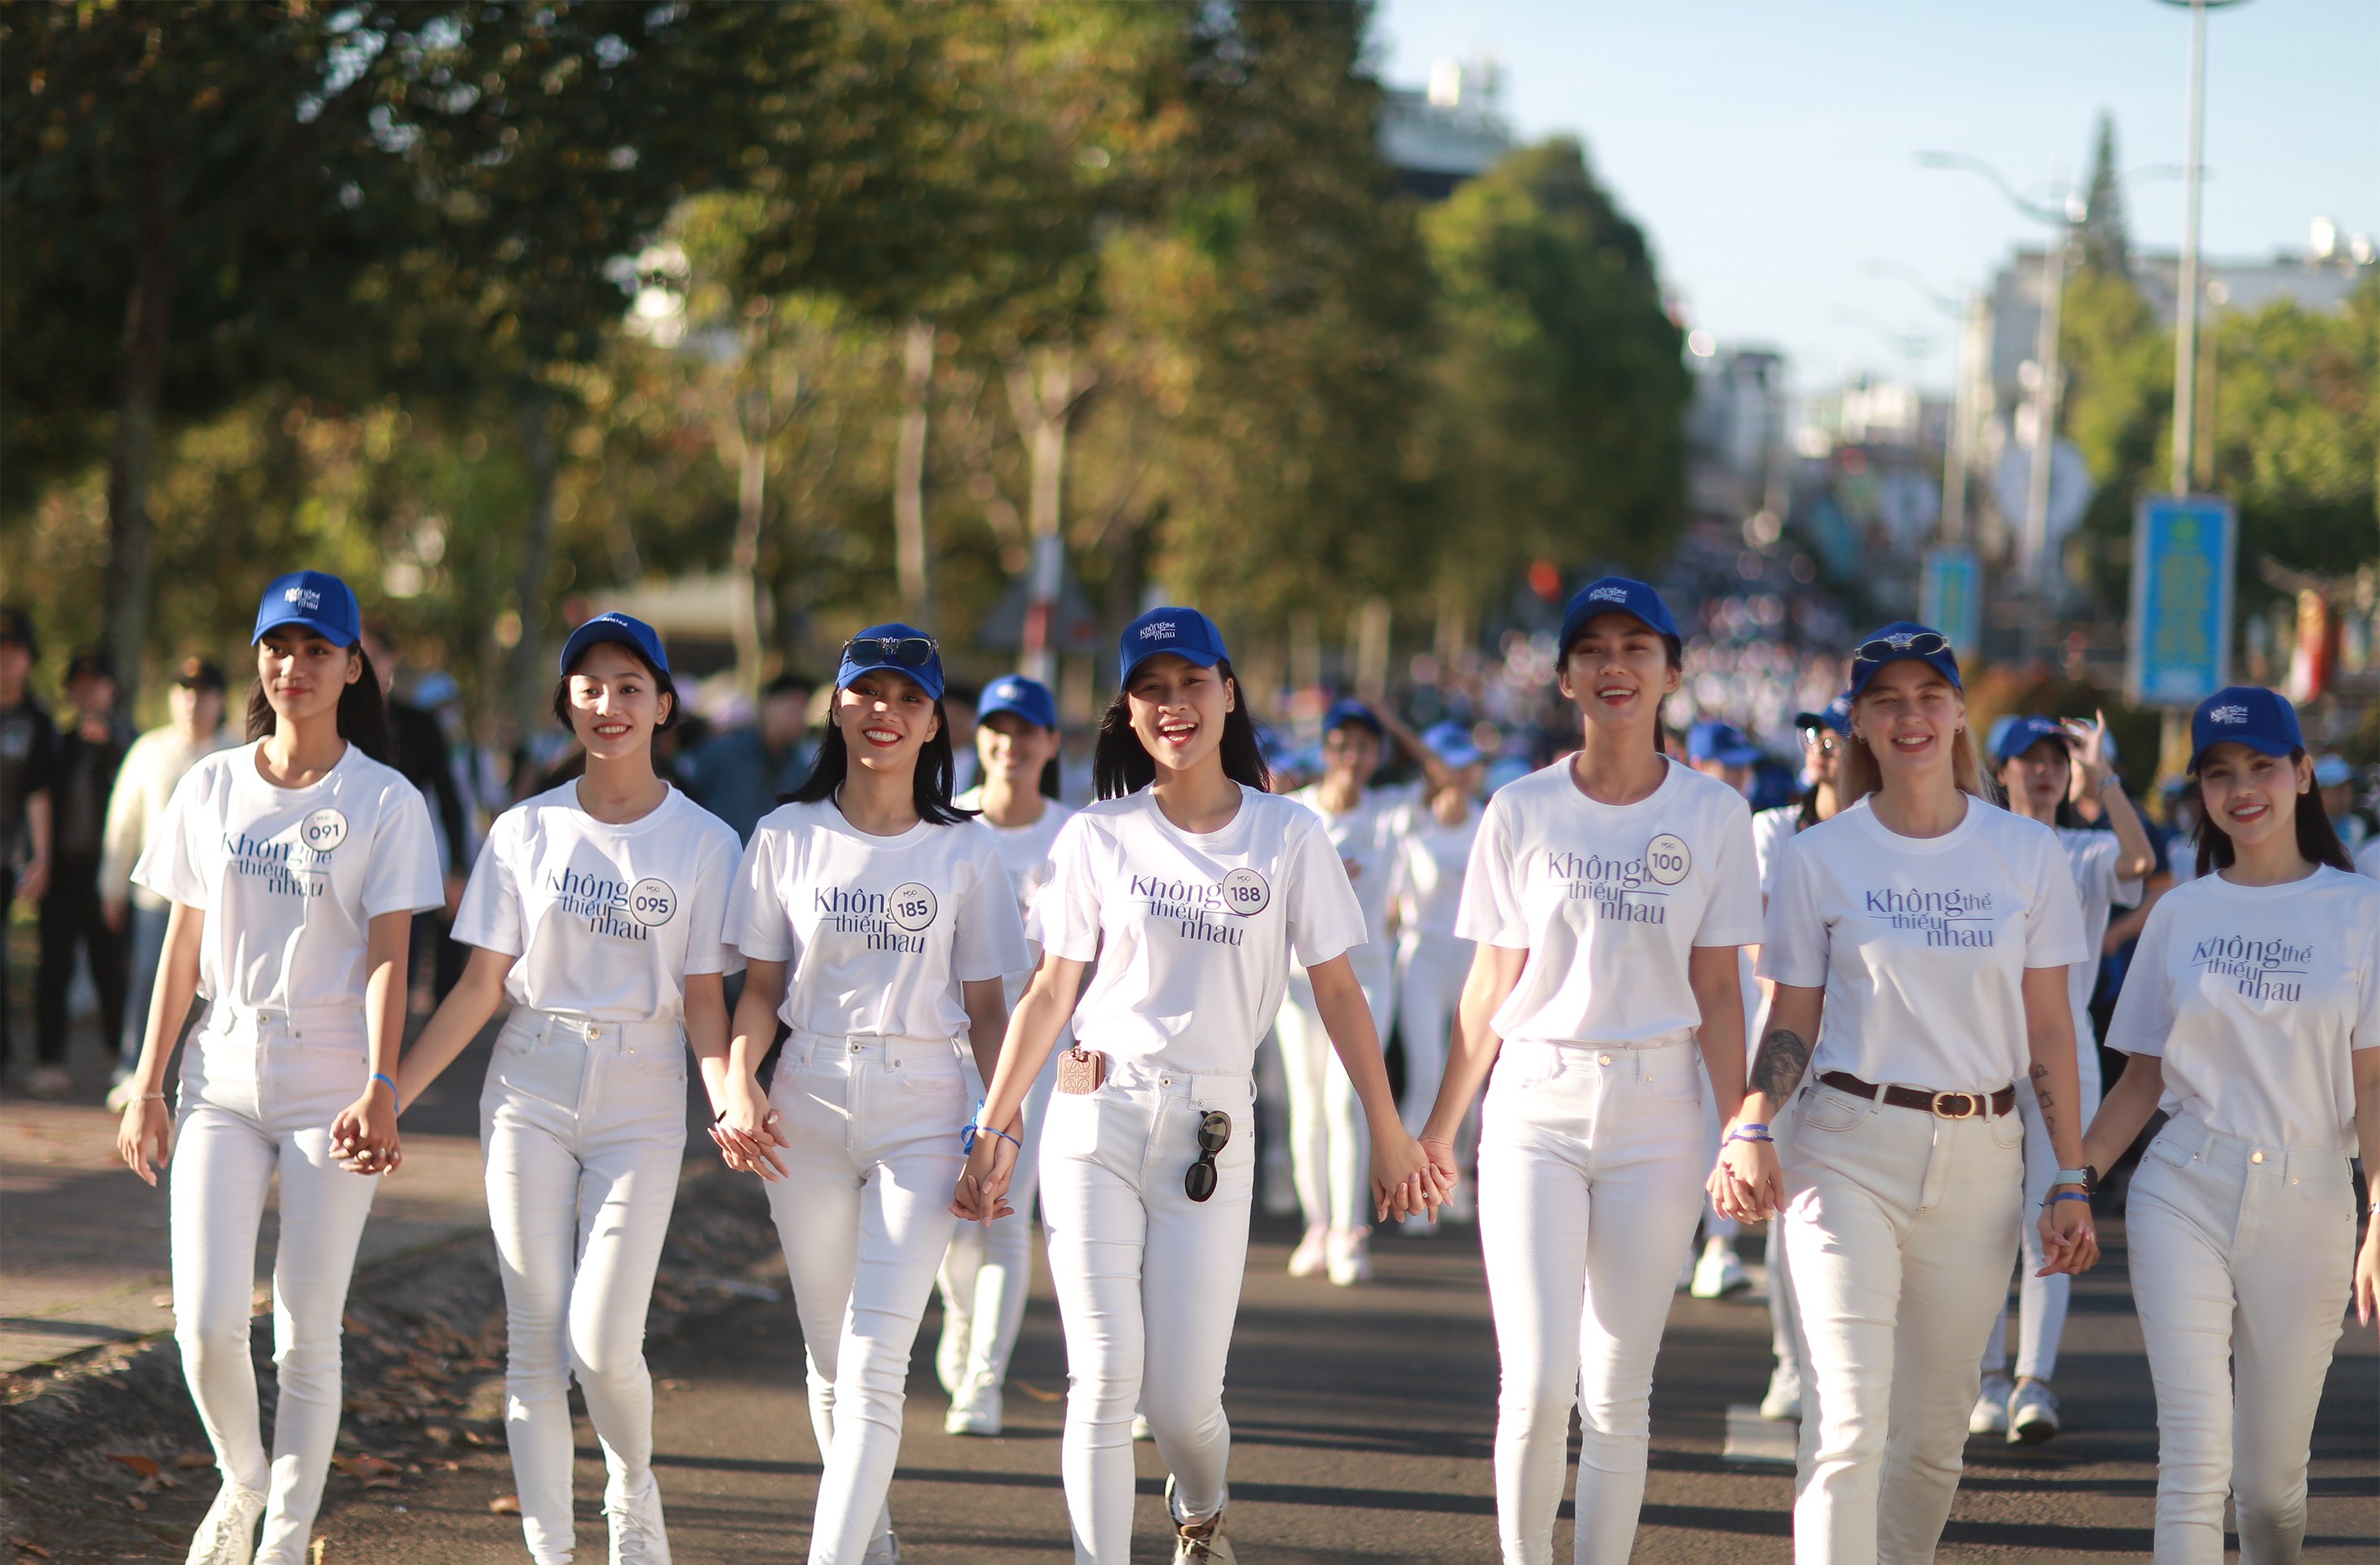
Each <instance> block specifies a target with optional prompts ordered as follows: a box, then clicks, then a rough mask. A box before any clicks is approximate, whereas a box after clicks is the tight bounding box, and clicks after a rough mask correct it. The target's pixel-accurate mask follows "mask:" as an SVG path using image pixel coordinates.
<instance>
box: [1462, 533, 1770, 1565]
mask: <svg viewBox="0 0 2380 1565" xmlns="http://www.w3.org/2000/svg"><path fill="white" fill-rule="evenodd" d="M1681 650H1682V648H1681V643H1680V641H1679V637H1678V630H1677V625H1676V622H1674V621H1673V620H1672V619H1671V618H1670V611H1669V608H1668V606H1667V605H1666V604H1664V603H1663V602H1662V601H1661V599H1660V595H1659V594H1658V593H1657V592H1655V591H1654V590H1653V589H1652V588H1650V587H1647V586H1645V584H1644V583H1643V582H1639V581H1631V580H1628V579H1626V578H1624V577H1620V576H1606V577H1603V578H1602V579H1601V580H1598V581H1596V582H1592V583H1590V584H1589V585H1588V586H1586V587H1585V588H1583V589H1581V590H1580V592H1579V593H1578V595H1577V596H1576V597H1574V598H1573V599H1572V600H1571V601H1570V606H1569V609H1568V612H1567V613H1564V615H1563V616H1562V629H1561V638H1560V653H1559V661H1557V663H1556V665H1555V666H1556V669H1557V671H1558V673H1557V677H1558V678H1559V680H1560V687H1561V692H1562V695H1563V696H1564V697H1565V698H1568V699H1570V700H1573V701H1575V702H1576V703H1577V704H1578V708H1579V712H1580V733H1581V740H1582V742H1581V747H1580V748H1579V750H1578V751H1577V752H1576V753H1575V754H1574V755H1573V756H1572V757H1571V758H1570V759H1568V760H1567V761H1565V762H1563V763H1562V764H1560V765H1559V766H1554V767H1548V768H1547V769H1546V770H1542V771H1538V772H1535V773H1533V774H1531V775H1529V776H1527V777H1524V778H1522V779H1521V780H1520V781H1518V782H1512V783H1508V784H1506V785H1505V786H1504V787H1503V788H1501V789H1500V790H1499V791H1498V792H1497V794H1496V795H1495V796H1494V797H1493V798H1491V799H1489V800H1488V809H1487V813H1486V816H1485V818H1484V819H1482V821H1481V822H1480V827H1479V836H1478V840H1477V842H1476V843H1474V844H1473V846H1472V850H1471V864H1470V868H1469V871H1468V873H1467V874H1466V875H1465V877H1464V880H1463V904H1462V909H1461V911H1460V912H1459V913H1458V914H1457V916H1456V919H1455V932H1456V933H1457V934H1459V935H1462V936H1463V937H1464V938H1466V939H1469V940H1475V941H1477V942H1478V946H1477V955H1476V957H1475V959H1474V961H1473V964H1472V968H1471V976H1470V978H1469V980H1468V982H1467V983H1466V984H1465V986H1464V989H1463V1002H1462V1009H1461V1014H1460V1019H1459V1021H1458V1024H1457V1026H1456V1030H1455V1041H1454V1048H1453V1049H1452V1051H1451V1055H1450V1056H1449V1058H1448V1061H1447V1066H1446V1075H1445V1080H1444V1081H1443V1083H1442V1084H1441V1085H1440V1086H1439V1091H1438V1101H1437V1103H1436V1105H1435V1106H1434V1107H1433V1109H1432V1110H1431V1111H1430V1116H1429V1120H1428V1122H1427V1124H1426V1125H1425V1126H1424V1127H1423V1130H1422V1144H1423V1146H1425V1147H1426V1148H1427V1151H1428V1153H1429V1156H1430V1159H1431V1161H1432V1163H1433V1164H1434V1165H1435V1166H1436V1167H1437V1169H1438V1170H1439V1172H1440V1174H1441V1175H1444V1176H1446V1177H1448V1178H1451V1176H1452V1174H1453V1171H1454V1169H1455V1166H1456V1165H1455V1157H1454V1138H1455V1134H1456V1132H1457V1129H1458V1127H1459V1126H1460V1125H1461V1123H1462V1122H1463V1116H1464V1114H1465V1113H1467V1112H1468V1111H1469V1110H1470V1107H1471V1102H1472V1099H1473V1098H1475V1096H1476V1095H1477V1093H1478V1091H1479V1086H1480V1084H1481V1082H1482V1081H1483V1080H1484V1081H1486V1082H1487V1083H1488V1103H1487V1109H1486V1111H1485V1113H1484V1115H1483V1117H1482V1120H1481V1124H1480V1132H1479V1242H1480V1247H1481V1248H1482V1250H1483V1251H1484V1252H1485V1253H1486V1257H1487V1264H1488V1299H1489V1303H1490V1304H1491V1306H1492V1308H1493V1310H1494V1314H1495V1319H1496V1346H1497V1351H1498V1353H1499V1354H1500V1357H1501V1359H1502V1362H1503V1385H1502V1389H1501V1391H1500V1395H1499V1396H1498V1399H1497V1409H1496V1526H1497V1533H1498V1535H1499V1537H1500V1541H1501V1544H1502V1548H1503V1558H1504V1559H1505V1561H1506V1562H1507V1565H1549V1562H1550V1561H1551V1560H1552V1559H1553V1531H1554V1515H1555V1512H1556V1510H1558V1509H1559V1508H1560V1504H1561V1490H1562V1474H1563V1469H1564V1466H1565V1464H1566V1457H1567V1446H1568V1436H1569V1430H1570V1414H1571V1409H1572V1408H1573V1406H1575V1407H1576V1408H1577V1409H1578V1412H1579V1422H1580V1425H1581V1434H1580V1444H1579V1459H1578V1496H1577V1513H1578V1523H1577V1534H1576V1542H1575V1550H1574V1558H1575V1559H1577V1560H1578V1561H1579V1562H1580V1565H1621V1562H1623V1561H1625V1560H1626V1559H1627V1558H1628V1553H1629V1548H1630V1547H1631V1545H1632V1543H1633V1540H1634V1538H1635V1535H1636V1518H1637V1512H1638V1510H1640V1509H1641V1507H1642V1504H1643V1501H1644V1497H1645V1462H1646V1457H1647V1454H1648V1451H1649V1447H1650V1435H1651V1405H1652V1386H1653V1359H1654V1355H1655V1353H1657V1352H1658V1349H1659V1347H1660V1341H1661V1328H1662V1324H1663V1322H1665V1321H1666V1320H1667V1319H1668V1318H1669V1313H1670V1298H1671V1296H1672V1293H1673V1292H1674V1289H1673V1287H1672V1280H1673V1277H1674V1274H1675V1270H1676V1267H1677V1264H1678V1263H1679V1262H1680V1261H1681V1260H1682V1259H1683V1258H1684V1256H1685V1255H1686V1252H1687V1250H1688V1248H1689V1247H1690V1246H1691V1245H1692V1244H1693V1241H1694V1223H1695V1219H1696V1218H1697V1217H1698V1216H1699V1214H1700V1212H1701V1210H1702V1205H1703V1186H1702V1179H1701V1173H1702V1170H1703V1166H1704V1162H1705V1155H1704V1150H1703V1129H1702V1120H1703V1104H1702V1094H1703V1081H1704V1078H1705V1076H1706V1075H1707V1077H1708V1082H1709V1090H1710V1091H1711V1092H1712V1093H1713V1094H1715V1095H1716V1097H1717V1099H1718V1105H1719V1109H1720V1112H1721V1114H1722V1116H1723V1117H1725V1118H1728V1119H1732V1118H1734V1116H1735V1110H1736V1103H1737V1100H1738V1099H1739V1098H1741V1097H1742V1096H1743V993H1742V990H1741V989H1740V987H1739V984H1738V980H1737V975H1736V950H1737V948H1738V947H1739V946H1742V945H1744V944H1747V943H1749V942H1750V941H1752V940H1755V939H1756V938H1757V937H1758V935H1759V933H1760V903H1759V890H1758V884H1757V881H1756V880H1755V873H1754V868H1753V858H1752V827H1751V812H1750V810H1749V809H1748V808H1747V807H1746V806H1745V804H1744V801H1743V795H1741V794H1738V793H1737V792H1736V791H1735V790H1733V789H1732V788H1730V787H1729V786H1727V784H1725V783H1724V782H1718V780H1716V779H1713V778H1708V777H1705V776H1703V775H1702V774H1701V773H1699V772H1697V771H1695V770H1693V769H1691V768H1689V767H1687V766H1684V765H1682V764H1680V763H1678V762H1675V761H1672V760H1670V759H1669V758H1667V757H1666V756H1664V755H1663V754H1662V751H1661V744H1660V739H1661V728H1660V710H1661V703H1662V700H1663V698H1665V697H1667V696H1668V695H1669V694H1670V692H1671V691H1673V690H1675V689H1676V688H1677V686H1678V680H1679V677H1680V674H1679V660H1680V655H1681ZM1491 1068H1492V1070H1493V1073H1494V1074H1493V1075H1492V1077H1491V1076H1490V1074H1489V1073H1490V1070H1491Z"/></svg>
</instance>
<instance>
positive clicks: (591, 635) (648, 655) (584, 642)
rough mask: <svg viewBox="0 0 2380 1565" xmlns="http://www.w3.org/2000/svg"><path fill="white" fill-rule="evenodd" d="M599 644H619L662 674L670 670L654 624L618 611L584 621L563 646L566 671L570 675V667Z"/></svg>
mask: <svg viewBox="0 0 2380 1565" xmlns="http://www.w3.org/2000/svg"><path fill="white" fill-rule="evenodd" d="M599 641H617V642H618V643H619V644H620V645H621V646H623V647H625V648H626V649H628V650H630V651H632V652H634V653H636V654H637V656H638V657H640V658H642V659H644V660H645V664H646V666H647V667H649V668H650V669H652V670H653V671H654V672H656V673H669V671H670V666H669V654H668V653H667V652H664V651H662V638H661V636H660V634H659V633H658V632H656V631H655V630H654V629H653V627H652V626H651V625H647V624H646V623H645V622H644V621H642V620H640V619H637V618H636V617H635V616H634V615H631V614H624V613H619V612H618V611H617V610H613V611H612V612H610V613H601V614H597V615H596V616H595V617H594V618H593V619H589V620H581V621H579V622H578V628H577V629H576V630H574V631H572V632H571V633H570V639H569V640H567V641H565V642H564V643H563V644H562V672H563V673H564V674H565V675H566V674H568V673H570V665H571V664H573V663H575V662H577V661H578V655H579V654H580V653H581V652H584V651H586V650H587V649H588V648H589V647H592V646H594V645H595V644H596V643H597V642H599Z"/></svg>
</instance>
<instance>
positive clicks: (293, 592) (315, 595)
mask: <svg viewBox="0 0 2380 1565" xmlns="http://www.w3.org/2000/svg"><path fill="white" fill-rule="evenodd" d="M281 596H282V598H283V599H284V600H285V601H287V602H291V603H295V604H297V606H298V607H299V608H301V609H319V608H321V607H322V594H321V593H319V592H317V591H315V590H314V589H313V588H310V587H292V588H285V590H284V591H283V592H282V594H281Z"/></svg>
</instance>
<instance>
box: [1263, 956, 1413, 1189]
mask: <svg viewBox="0 0 2380 1565" xmlns="http://www.w3.org/2000/svg"><path fill="white" fill-rule="evenodd" d="M1377 949H1378V948H1377V947H1373V946H1358V947H1356V948H1355V949H1354V951H1351V952H1348V953H1347V959H1348V961H1349V963H1350V964H1352V965H1353V966H1354V970H1355V978H1356V981H1357V982H1359V983H1360V984H1362V985H1363V986H1364V1002H1365V1003H1366V1005H1368V1006H1370V1007H1371V1010H1372V1026H1373V1029H1374V1030H1375V1031H1377V1032H1378V1034H1379V1035H1380V1037H1382V1038H1386V1037H1388V1036H1389V1023H1390V1006H1391V1004H1392V1002H1393V1000H1394V995H1395V981H1394V968H1393V966H1392V964H1390V961H1389V958H1388V955H1387V953H1386V952H1381V953H1380V954H1378V955H1377V956H1375V955H1373V954H1371V953H1372V952H1374V951H1375V950H1377ZM1273 1032H1274V1034H1275V1036H1276V1037H1279V1038H1280V1039H1281V1065H1282V1067H1283V1068H1284V1070H1286V1072H1287V1073H1288V1075H1289V1155H1290V1160H1291V1170H1292V1171H1293V1174H1294V1175H1295V1177H1296V1180H1297V1204H1298V1205H1299V1206H1301V1207H1304V1208H1305V1220H1306V1222H1307V1223H1308V1224H1309V1225H1312V1224H1318V1223H1327V1224H1329V1225H1330V1227H1332V1228H1360V1229H1366V1230H1368V1229H1369V1228H1370V1227H1371V1226H1372V1143H1371V1140H1370V1137H1369V1135H1368V1134H1367V1133H1366V1128H1365V1123H1364V1105H1363V1102H1362V1100H1361V1099H1359V1098H1356V1096H1355V1084H1354V1081H1353V1080H1352V1079H1351V1078H1350V1077H1349V1076H1348V1074H1347V1067H1346V1066H1345V1065H1344V1064H1342V1063H1341V1062H1340V1059H1339V1051H1338V1050H1337V1049H1333V1048H1332V1047H1331V1046H1330V1031H1329V1030H1328V1029H1327V1028H1325V1027H1324V1026H1323V1025H1322V1013H1320V1012H1319V1011H1318V1010H1316V1009H1315V1007H1314V985H1313V982H1312V981H1311V980H1310V979H1308V978H1307V977H1306V976H1305V969H1304V968H1293V969H1292V970H1291V972H1290V975H1289V993H1288V997H1287V998H1286V999H1284V1000H1283V1001H1281V1015H1280V1017H1279V1018H1278V1019H1277V1020H1276V1021H1275V1022H1274V1024H1273Z"/></svg>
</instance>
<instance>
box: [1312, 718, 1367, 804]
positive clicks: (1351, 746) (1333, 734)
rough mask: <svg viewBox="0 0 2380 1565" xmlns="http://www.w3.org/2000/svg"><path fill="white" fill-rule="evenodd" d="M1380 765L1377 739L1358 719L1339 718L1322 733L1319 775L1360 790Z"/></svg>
mask: <svg viewBox="0 0 2380 1565" xmlns="http://www.w3.org/2000/svg"><path fill="white" fill-rule="evenodd" d="M1379 769H1380V742H1379V740H1378V739H1377V738H1375V737H1373V735H1372V731H1371V730H1370V729H1368V728H1366V727H1365V726H1364V725H1363V724H1362V723H1360V722H1342V723H1341V724H1340V725H1339V726H1338V727H1336V728H1334V729H1332V730H1331V731H1330V733H1328V734H1324V735H1323V736H1322V775H1323V777H1324V778H1325V779H1326V780H1328V781H1330V782H1337V783H1340V784H1341V785H1342V786H1345V787H1351V788H1355V789H1358V790H1361V789H1363V788H1365V787H1366V786H1368V785H1369V784H1370V783H1371V781H1372V773H1373V772H1375V771H1378V770H1379Z"/></svg>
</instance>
